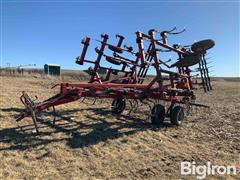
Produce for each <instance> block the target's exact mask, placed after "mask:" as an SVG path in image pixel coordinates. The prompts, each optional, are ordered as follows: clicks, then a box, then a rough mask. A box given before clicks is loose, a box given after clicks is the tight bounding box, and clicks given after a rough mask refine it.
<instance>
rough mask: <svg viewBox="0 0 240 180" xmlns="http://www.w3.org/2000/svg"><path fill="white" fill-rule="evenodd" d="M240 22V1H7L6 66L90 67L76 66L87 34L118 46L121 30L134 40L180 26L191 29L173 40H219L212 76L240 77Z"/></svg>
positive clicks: (3, 9) (4, 9) (3, 40)
mask: <svg viewBox="0 0 240 180" xmlns="http://www.w3.org/2000/svg"><path fill="white" fill-rule="evenodd" d="M239 24H240V22H239V1H222V2H221V1H194V2H192V1H140V0H139V1H119V0H118V1H113V0H112V1H80V0H79V1H77V0H75V1H67V0H66V1H53V0H51V1H34V0H32V1H24V0H22V1H21V0H18V1H17V0H15V1H12V0H2V1H1V66H6V65H7V63H10V64H11V66H17V65H19V64H34V63H35V64H37V67H43V65H44V64H45V63H49V64H60V65H61V66H62V68H64V69H86V68H87V67H88V65H89V64H88V65H84V66H83V67H82V66H79V65H77V64H75V57H77V56H79V55H80V53H81V49H82V44H81V39H82V38H83V37H85V36H92V37H94V38H99V35H100V34H101V33H107V34H109V35H110V39H109V41H110V42H112V43H115V44H116V43H117V40H116V38H115V34H116V33H121V34H122V35H124V36H125V37H126V43H127V42H129V43H127V44H132V43H135V34H134V32H136V31H143V32H146V33H147V31H148V30H149V29H152V28H156V29H160V30H166V29H171V28H172V27H174V26H176V27H177V28H178V29H179V30H180V29H181V28H183V27H186V29H187V31H186V32H185V33H183V34H181V35H177V36H174V37H169V41H170V42H171V44H173V43H181V44H182V45H189V44H192V43H193V42H194V41H196V40H197V41H198V40H202V39H207V38H211V39H213V40H214V41H215V43H216V45H215V47H214V48H213V49H211V50H210V54H209V57H212V59H211V60H210V61H213V63H212V64H211V65H212V66H214V70H215V71H214V72H213V73H212V75H217V76H240V72H239V68H240V67H239ZM92 53H93V54H94V53H95V52H92ZM160 57H161V56H160ZM90 58H93V57H91V55H90Z"/></svg>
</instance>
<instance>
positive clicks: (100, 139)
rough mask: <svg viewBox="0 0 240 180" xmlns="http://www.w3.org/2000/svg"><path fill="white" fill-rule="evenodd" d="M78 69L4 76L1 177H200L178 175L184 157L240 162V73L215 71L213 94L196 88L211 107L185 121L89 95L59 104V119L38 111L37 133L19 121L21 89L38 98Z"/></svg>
mask: <svg viewBox="0 0 240 180" xmlns="http://www.w3.org/2000/svg"><path fill="white" fill-rule="evenodd" d="M74 73H75V71H74ZM81 73H82V72H78V71H77V73H76V75H75V74H74V75H73V71H63V74H64V75H63V78H54V77H45V78H43V77H41V76H38V75H37V76H34V75H33V76H32V75H31V76H30V75H29V76H28V75H26V76H23V77H21V78H20V77H19V76H16V77H13V76H12V77H10V76H0V78H1V79H0V90H1V98H0V107H1V109H0V159H1V161H0V179H74V178H76V177H77V178H78V179H88V178H90V179H94V178H96V179H103V178H108V179H145V178H148V179H180V178H189V177H190V178H192V179H195V178H194V176H186V177H185V176H182V177H181V176H180V162H181V161H184V160H185V161H196V162H197V163H198V164H202V165H205V164H206V163H207V161H211V162H212V163H213V164H220V165H236V166H237V168H238V169H239V168H240V146H239V145H240V138H239V137H240V120H239V118H240V83H239V78H238V80H237V81H236V79H235V78H221V79H220V78H216V79H214V81H213V85H214V91H211V92H209V93H208V94H204V93H203V92H202V91H201V90H198V91H197V95H198V96H197V98H198V101H199V102H203V103H205V104H207V105H210V106H211V108H210V109H209V110H208V109H200V108H195V109H194V110H193V113H192V115H190V116H189V117H188V118H187V120H186V122H184V123H183V124H182V126H180V127H173V126H171V125H170V123H169V122H168V121H166V123H165V124H164V125H163V126H162V127H160V128H156V127H154V126H152V125H151V124H150V123H149V121H148V120H147V118H148V116H147V114H148V113H149V109H148V108H147V107H144V106H143V107H141V108H140V109H139V111H138V112H136V113H133V114H131V116H129V115H128V113H127V111H126V112H124V113H123V115H121V116H118V117H115V116H113V115H111V113H110V111H109V109H110V106H111V101H107V100H106V101H103V102H100V101H97V103H96V104H95V105H91V103H92V100H91V99H90V100H87V101H86V102H87V103H88V104H84V103H81V102H80V101H76V102H73V103H69V104H65V105H61V106H59V107H57V113H58V118H57V122H56V125H55V126H53V125H52V122H51V121H52V116H51V115H50V114H47V113H44V114H42V115H41V116H39V119H40V120H39V124H40V131H41V134H40V135H38V136H36V135H35V134H34V133H33V132H34V127H33V124H32V121H31V119H30V118H26V119H24V120H23V121H21V122H19V123H16V122H15V121H14V118H13V116H14V115H16V114H17V113H19V112H20V111H21V109H22V108H23V105H22V104H21V102H20V100H19V96H20V95H21V91H23V90H25V91H27V92H28V93H29V94H30V95H31V96H32V97H34V96H35V95H37V96H38V98H39V100H40V101H41V100H44V99H46V98H48V97H51V96H52V95H54V94H56V93H57V92H58V91H59V89H58V87H57V88H55V89H51V86H52V85H53V84H55V83H60V82H62V81H69V80H70V81H76V80H81V78H79V79H78V78H77V77H78V76H80V77H88V76H86V75H85V74H81ZM75 76H76V77H75ZM82 80H85V79H84V78H83V79H82ZM210 178H211V179H219V178H221V177H220V176H214V177H210ZM224 178H226V179H229V178H232V179H237V176H235V177H234V176H231V177H230V176H225V177H224ZM238 178H239V177H238Z"/></svg>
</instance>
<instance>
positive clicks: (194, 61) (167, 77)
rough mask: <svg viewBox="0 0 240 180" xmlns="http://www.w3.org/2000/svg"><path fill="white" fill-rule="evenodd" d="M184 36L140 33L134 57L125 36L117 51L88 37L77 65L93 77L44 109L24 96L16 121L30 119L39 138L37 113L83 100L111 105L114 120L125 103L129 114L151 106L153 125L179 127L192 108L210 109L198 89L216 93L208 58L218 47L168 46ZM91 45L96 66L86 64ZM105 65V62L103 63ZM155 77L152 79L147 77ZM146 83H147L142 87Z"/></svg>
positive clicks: (69, 86)
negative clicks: (106, 100)
mask: <svg viewBox="0 0 240 180" xmlns="http://www.w3.org/2000/svg"><path fill="white" fill-rule="evenodd" d="M184 31H185V29H184V30H182V31H180V32H176V28H174V29H172V30H170V31H162V32H160V31H158V30H155V29H151V30H149V31H148V33H147V34H144V33H142V32H136V44H137V46H136V47H137V50H136V51H134V47H132V46H127V45H124V46H123V45H122V44H123V41H124V37H123V36H121V35H116V37H117V38H118V43H117V45H113V44H110V43H108V38H109V37H108V35H107V34H102V35H101V38H102V39H101V40H96V39H92V38H89V37H86V38H85V39H83V40H82V44H83V50H82V54H81V56H79V57H77V59H76V63H77V64H79V65H83V64H85V63H90V64H93V67H90V68H89V69H88V71H87V72H88V73H89V75H90V80H89V82H88V83H61V84H60V93H59V94H57V95H55V96H53V97H51V98H49V99H47V100H45V101H43V102H40V103H35V102H34V101H33V100H32V99H31V98H30V97H29V96H28V95H27V93H25V92H23V94H22V96H21V97H20V99H21V101H22V103H23V104H24V106H25V109H24V110H23V111H22V112H21V113H20V114H19V115H18V116H17V117H16V120H17V121H20V120H22V119H23V118H24V117H26V116H31V117H32V119H33V122H34V125H35V127H36V131H37V132H38V126H37V120H36V113H40V112H42V111H43V110H45V109H48V108H50V107H53V109H54V111H55V108H54V107H55V106H57V105H61V104H64V103H68V102H72V101H76V100H78V99H80V98H81V97H83V98H86V97H92V98H111V99H113V101H112V109H111V111H112V114H114V115H119V114H121V113H122V112H123V111H124V109H125V107H126V101H129V102H130V106H131V110H130V111H132V110H133V109H136V108H138V103H139V102H140V103H144V104H148V105H149V106H151V109H150V113H149V117H150V120H151V122H152V123H153V124H155V125H159V124H161V123H162V122H163V121H164V118H165V117H169V118H170V121H171V123H172V124H174V125H180V124H181V123H182V120H183V119H184V115H186V114H187V112H188V111H189V108H190V107H191V106H192V105H195V106H199V107H208V106H205V105H202V104H197V103H196V102H195V100H196V96H195V94H194V89H196V88H194V85H195V84H198V85H199V84H200V85H202V87H203V89H204V91H205V92H206V91H210V90H212V86H211V82H210V78H209V74H208V68H207V63H206V59H205V55H206V51H207V50H208V49H210V48H212V47H213V46H214V41H213V40H210V39H208V40H202V41H199V42H196V43H194V44H193V45H189V46H181V45H180V44H174V45H169V43H168V36H169V35H175V34H180V33H182V32H184ZM91 42H95V43H96V42H97V43H99V44H100V46H99V47H96V48H95V52H96V54H97V57H96V60H92V59H86V56H87V50H88V48H89V45H90V44H91ZM144 46H145V47H144ZM145 48H146V50H145ZM166 52H167V53H176V55H177V60H176V61H175V63H172V64H170V65H169V64H168V63H169V62H170V61H171V60H167V61H164V60H162V59H161V58H160V54H163V53H166ZM109 54H110V55H109ZM103 59H105V60H106V61H105V62H104V61H102V60H103ZM109 63H110V64H112V65H111V67H107V66H106V64H109ZM104 65H105V66H104ZM195 65H196V66H197V65H198V67H197V68H195V70H192V69H190V66H193V67H194V66H195ZM100 70H101V71H104V72H105V73H104V75H100V73H99V71H100ZM197 71H199V72H200V75H201V81H202V82H201V83H196V82H194V81H193V80H192V79H193V77H195V75H190V74H191V73H192V72H197ZM153 73H155V75H154V76H153V75H151V76H147V75H149V74H153ZM151 77H152V79H151V80H150V81H149V78H151ZM146 79H148V83H144V81H145V82H146ZM57 85H59V84H57ZM57 85H56V86H57ZM163 101H166V102H169V103H167V104H169V105H168V107H164V105H163V103H161V102H163ZM54 123H55V121H54Z"/></svg>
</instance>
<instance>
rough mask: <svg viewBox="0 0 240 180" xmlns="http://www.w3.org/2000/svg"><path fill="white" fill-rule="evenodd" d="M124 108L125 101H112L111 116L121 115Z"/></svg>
mask: <svg viewBox="0 0 240 180" xmlns="http://www.w3.org/2000/svg"><path fill="white" fill-rule="evenodd" d="M125 107H126V101H125V100H124V99H114V100H113V102H112V110H111V111H112V114H114V115H119V114H121V113H122V112H123V111H124V109H125Z"/></svg>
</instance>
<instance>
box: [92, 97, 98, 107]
mask: <svg viewBox="0 0 240 180" xmlns="http://www.w3.org/2000/svg"><path fill="white" fill-rule="evenodd" d="M96 101H97V98H96V97H95V98H94V101H93V103H92V105H94V104H95V103H96Z"/></svg>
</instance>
